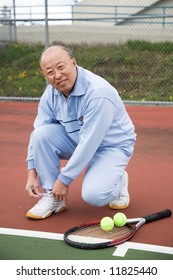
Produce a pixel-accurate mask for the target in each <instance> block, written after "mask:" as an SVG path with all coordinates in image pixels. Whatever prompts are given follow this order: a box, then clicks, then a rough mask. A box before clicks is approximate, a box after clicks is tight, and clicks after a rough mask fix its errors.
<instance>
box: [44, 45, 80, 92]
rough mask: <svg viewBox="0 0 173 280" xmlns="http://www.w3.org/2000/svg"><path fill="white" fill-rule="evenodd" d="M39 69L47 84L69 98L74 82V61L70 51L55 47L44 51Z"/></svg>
mask: <svg viewBox="0 0 173 280" xmlns="http://www.w3.org/2000/svg"><path fill="white" fill-rule="evenodd" d="M40 67H41V69H42V71H43V74H44V75H45V77H46V79H47V80H48V82H49V83H50V84H51V85H52V86H53V87H54V88H56V89H57V90H60V91H61V92H62V93H63V94H64V95H66V96H69V95H70V93H71V91H72V89H73V86H74V84H75V81H76V76H77V69H76V60H75V58H74V57H73V56H72V54H71V52H70V50H68V49H67V48H65V47H63V46H60V45H57V46H52V47H49V48H48V49H46V50H45V51H44V52H43V53H42V55H41V58H40Z"/></svg>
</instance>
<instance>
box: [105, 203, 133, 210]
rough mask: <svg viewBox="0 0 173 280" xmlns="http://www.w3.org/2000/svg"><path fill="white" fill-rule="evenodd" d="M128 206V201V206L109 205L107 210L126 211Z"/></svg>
mask: <svg viewBox="0 0 173 280" xmlns="http://www.w3.org/2000/svg"><path fill="white" fill-rule="evenodd" d="M129 204H130V201H129V203H128V204H124V205H120V206H119V205H116V204H112V205H110V204H109V208H110V209H113V210H121V209H126V208H127V207H128V206H129Z"/></svg>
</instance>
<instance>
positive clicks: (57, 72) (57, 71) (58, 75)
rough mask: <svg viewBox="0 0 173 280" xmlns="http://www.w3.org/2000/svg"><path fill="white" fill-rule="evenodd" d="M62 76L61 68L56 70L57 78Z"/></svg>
mask: <svg viewBox="0 0 173 280" xmlns="http://www.w3.org/2000/svg"><path fill="white" fill-rule="evenodd" d="M61 76H62V73H61V72H60V71H59V70H57V69H56V70H55V78H56V79H60V78H61Z"/></svg>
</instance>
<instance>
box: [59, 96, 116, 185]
mask: <svg viewBox="0 0 173 280" xmlns="http://www.w3.org/2000/svg"><path fill="white" fill-rule="evenodd" d="M116 113H117V108H116V106H115V105H114V104H113V103H112V102H111V101H110V100H109V99H107V98H95V99H93V100H91V101H90V103H89V105H88V107H87V109H86V112H85V115H84V123H83V126H82V129H81V131H80V141H79V144H78V145H77V147H76V149H75V151H74V153H73V155H72V156H71V158H70V159H69V161H68V163H67V165H66V166H65V167H63V168H62V170H61V173H60V174H59V177H58V178H59V180H60V181H61V182H63V183H64V184H66V185H69V184H70V183H71V182H72V181H73V180H74V179H75V178H76V177H77V176H78V175H79V174H80V173H81V172H82V170H83V169H84V167H85V166H86V165H87V164H88V163H89V161H90V160H91V159H92V157H93V155H94V154H95V152H96V151H97V149H98V148H99V146H100V144H101V142H102V141H103V138H104V136H105V134H106V133H107V131H108V130H109V128H110V126H111V124H112V122H113V120H114V118H115V115H116Z"/></svg>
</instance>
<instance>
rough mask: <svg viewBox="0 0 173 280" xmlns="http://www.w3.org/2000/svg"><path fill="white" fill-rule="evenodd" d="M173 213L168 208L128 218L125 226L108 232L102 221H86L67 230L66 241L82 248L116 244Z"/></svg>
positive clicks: (105, 246)
mask: <svg viewBox="0 0 173 280" xmlns="http://www.w3.org/2000/svg"><path fill="white" fill-rule="evenodd" d="M171 215H172V212H171V210H169V209H166V210H164V211H161V212H157V213H154V214H151V215H147V216H145V217H142V218H134V219H128V220H127V223H126V225H125V226H123V227H117V226H115V227H114V228H113V229H112V230H111V231H108V232H106V231H103V230H102V229H101V227H100V221H94V222H90V223H85V224H81V225H78V226H75V227H72V228H70V229H69V230H67V231H66V232H65V234H64V241H65V242H66V243H67V244H68V245H70V246H72V247H76V248H80V249H101V248H107V247H111V246H116V245H119V244H121V243H124V242H126V241H127V240H129V239H130V238H132V237H133V235H134V234H135V233H136V231H137V230H138V229H139V228H141V227H142V226H143V225H144V224H146V223H151V222H154V221H157V220H160V219H163V218H166V217H170V216H171ZM132 224H133V225H132Z"/></svg>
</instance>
